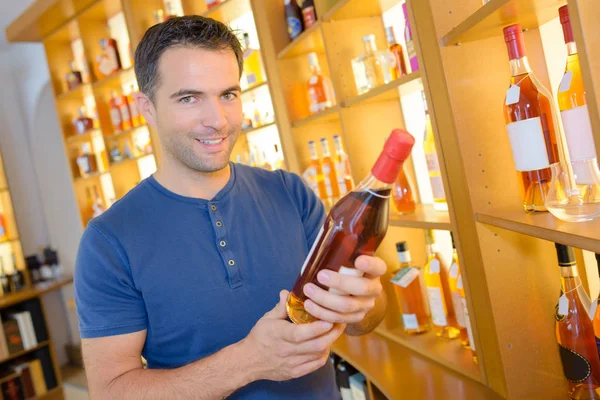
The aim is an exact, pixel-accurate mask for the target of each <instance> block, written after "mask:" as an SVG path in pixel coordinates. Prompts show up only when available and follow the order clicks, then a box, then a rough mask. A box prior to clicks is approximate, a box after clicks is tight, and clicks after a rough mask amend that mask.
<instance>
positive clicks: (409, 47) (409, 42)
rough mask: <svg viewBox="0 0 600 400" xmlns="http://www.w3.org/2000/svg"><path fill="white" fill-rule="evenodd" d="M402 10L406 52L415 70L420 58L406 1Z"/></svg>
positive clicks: (411, 67)
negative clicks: (418, 57)
mask: <svg viewBox="0 0 600 400" xmlns="http://www.w3.org/2000/svg"><path fill="white" fill-rule="evenodd" d="M402 12H403V13H404V20H405V25H404V41H405V42H406V53H407V54H408V60H409V62H410V70H411V72H415V71H417V70H418V69H419V60H418V59H417V50H416V48H415V42H414V40H413V34H412V29H411V28H410V20H409V19H408V9H407V8H406V3H402Z"/></svg>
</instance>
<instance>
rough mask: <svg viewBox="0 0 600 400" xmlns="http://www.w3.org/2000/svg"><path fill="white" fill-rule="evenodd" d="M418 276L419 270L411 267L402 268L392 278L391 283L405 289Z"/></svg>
mask: <svg viewBox="0 0 600 400" xmlns="http://www.w3.org/2000/svg"><path fill="white" fill-rule="evenodd" d="M418 276H419V270H418V269H417V268H413V267H403V268H401V269H400V271H398V272H396V275H394V277H393V278H392V283H395V284H396V285H398V286H400V287H403V288H406V287H408V285H410V284H411V283H412V281H414V280H415V278H417V277H418Z"/></svg>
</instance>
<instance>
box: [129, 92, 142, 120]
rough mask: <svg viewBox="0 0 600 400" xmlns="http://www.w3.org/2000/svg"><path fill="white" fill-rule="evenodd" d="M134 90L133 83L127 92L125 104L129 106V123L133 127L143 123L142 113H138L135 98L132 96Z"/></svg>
mask: <svg viewBox="0 0 600 400" xmlns="http://www.w3.org/2000/svg"><path fill="white" fill-rule="evenodd" d="M135 92H136V90H135V85H131V89H130V91H129V93H128V94H127V105H128V106H129V113H130V114H131V125H132V126H133V127H134V128H136V127H138V126H140V125H142V124H143V122H142V114H140V110H139V109H138V107H137V103H136V101H135V98H134V97H133V94H134V93H135Z"/></svg>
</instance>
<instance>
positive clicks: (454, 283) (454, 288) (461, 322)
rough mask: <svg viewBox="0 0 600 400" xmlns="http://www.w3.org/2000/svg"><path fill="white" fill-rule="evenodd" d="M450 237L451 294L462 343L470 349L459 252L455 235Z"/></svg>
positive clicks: (449, 274) (449, 273)
mask: <svg viewBox="0 0 600 400" xmlns="http://www.w3.org/2000/svg"><path fill="white" fill-rule="evenodd" d="M450 237H451V238H452V264H450V270H449V272H448V276H449V279H448V280H449V282H450V292H451V293H452V305H453V306H454V313H455V314H456V323H457V324H458V329H459V330H460V343H461V344H462V345H463V346H465V347H469V334H468V332H467V322H466V320H465V309H464V307H463V302H462V297H461V295H460V289H459V288H458V279H459V278H461V286H462V277H461V273H460V267H459V265H458V252H457V251H456V244H455V243H454V235H453V234H452V232H450Z"/></svg>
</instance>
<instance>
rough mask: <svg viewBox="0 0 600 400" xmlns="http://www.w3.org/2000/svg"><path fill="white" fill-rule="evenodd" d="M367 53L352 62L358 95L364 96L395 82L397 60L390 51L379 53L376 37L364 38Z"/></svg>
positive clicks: (368, 36)
mask: <svg viewBox="0 0 600 400" xmlns="http://www.w3.org/2000/svg"><path fill="white" fill-rule="evenodd" d="M363 43H364V45H365V52H364V53H363V54H362V55H360V56H359V57H356V58H355V59H353V60H352V72H353V73H354V82H355V83H356V90H357V92H358V94H359V95H360V94H363V93H366V92H368V91H369V90H371V89H373V88H376V87H377V86H380V85H385V84H386V83H389V82H391V81H392V80H393V78H394V77H393V76H392V69H393V66H394V64H395V58H394V56H393V55H392V53H390V52H389V51H387V50H386V51H378V50H377V45H376V44H375V35H367V36H363Z"/></svg>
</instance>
